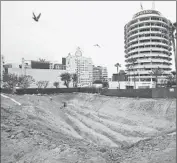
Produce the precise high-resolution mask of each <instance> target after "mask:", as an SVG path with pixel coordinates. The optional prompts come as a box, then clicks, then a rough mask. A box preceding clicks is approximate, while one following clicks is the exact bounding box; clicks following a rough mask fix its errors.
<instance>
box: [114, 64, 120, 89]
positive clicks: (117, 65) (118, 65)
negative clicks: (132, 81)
mask: <svg viewBox="0 0 177 163" xmlns="http://www.w3.org/2000/svg"><path fill="white" fill-rule="evenodd" d="M114 66H115V67H116V68H117V81H118V84H119V88H120V83H119V67H121V64H120V63H116V64H115V65H114Z"/></svg>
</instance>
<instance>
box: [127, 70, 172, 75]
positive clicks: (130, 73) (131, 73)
mask: <svg viewBox="0 0 177 163" xmlns="http://www.w3.org/2000/svg"><path fill="white" fill-rule="evenodd" d="M151 73H152V71H151V70H149V71H133V72H132V71H129V72H127V74H128V75H135V74H136V75H137V76H138V75H139V76H144V75H145V74H146V75H148V76H152V75H151ZM168 74H170V71H163V75H168Z"/></svg>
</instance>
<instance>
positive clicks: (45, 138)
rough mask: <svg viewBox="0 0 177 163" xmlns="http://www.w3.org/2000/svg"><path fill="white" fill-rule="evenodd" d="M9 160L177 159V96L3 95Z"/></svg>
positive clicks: (146, 162) (116, 162)
mask: <svg viewBox="0 0 177 163" xmlns="http://www.w3.org/2000/svg"><path fill="white" fill-rule="evenodd" d="M1 161H2V162H3V163H12V162H13V163H14V162H15V163H152V162H153V163H175V162H176V99H175V98H172V99H160V98H158V99H155V98H154V99H152V98H151V99H148V98H123V97H109V96H103V95H99V94H88V93H61V94H56V95H45V94H44V95H40V94H39V95H27V94H26V95H12V94H9V95H6V94H1Z"/></svg>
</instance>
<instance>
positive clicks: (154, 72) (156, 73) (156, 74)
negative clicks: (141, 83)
mask: <svg viewBox="0 0 177 163" xmlns="http://www.w3.org/2000/svg"><path fill="white" fill-rule="evenodd" d="M163 72H164V71H163V70H162V69H160V68H159V67H158V68H156V69H152V72H150V74H151V75H152V76H154V77H155V88H157V83H158V77H159V76H161V75H162V74H163Z"/></svg>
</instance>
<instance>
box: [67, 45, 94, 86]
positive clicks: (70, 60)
mask: <svg viewBox="0 0 177 163" xmlns="http://www.w3.org/2000/svg"><path fill="white" fill-rule="evenodd" d="M92 65H93V64H92V59H91V58H87V57H84V56H82V52H81V50H80V48H77V51H76V53H75V55H71V54H68V56H67V57H66V70H67V71H68V72H69V73H76V74H77V76H78V85H81V86H90V85H92V80H93V66H92Z"/></svg>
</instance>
